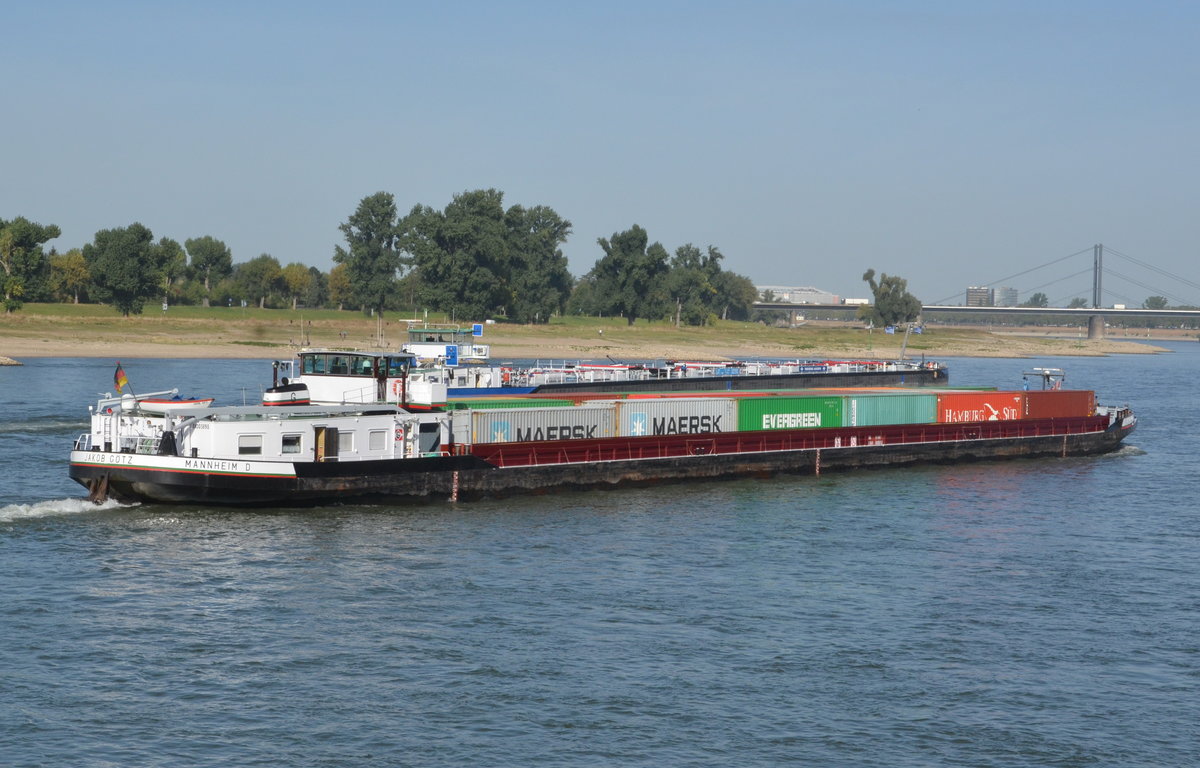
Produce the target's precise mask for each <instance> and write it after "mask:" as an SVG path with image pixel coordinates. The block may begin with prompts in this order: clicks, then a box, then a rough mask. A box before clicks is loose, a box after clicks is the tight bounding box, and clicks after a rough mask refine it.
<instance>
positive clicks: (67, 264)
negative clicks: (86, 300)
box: [50, 248, 92, 304]
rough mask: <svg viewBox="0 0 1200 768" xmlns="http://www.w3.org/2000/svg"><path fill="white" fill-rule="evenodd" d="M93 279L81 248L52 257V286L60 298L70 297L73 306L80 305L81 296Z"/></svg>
mask: <svg viewBox="0 0 1200 768" xmlns="http://www.w3.org/2000/svg"><path fill="white" fill-rule="evenodd" d="M91 279H92V277H91V274H89V273H88V266H87V261H85V260H84V258H83V251H82V250H80V249H79V248H72V249H71V250H69V251H67V252H66V253H62V254H54V255H53V256H51V257H50V286H51V290H53V291H54V292H55V293H56V294H57V295H58V296H59V297H61V298H68V297H69V298H70V299H71V302H72V303H73V304H78V303H79V294H80V293H81V292H82V291H83V290H84V289H85V288H87V286H88V283H89V282H90V281H91Z"/></svg>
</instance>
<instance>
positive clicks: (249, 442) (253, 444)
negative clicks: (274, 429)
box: [238, 435, 263, 456]
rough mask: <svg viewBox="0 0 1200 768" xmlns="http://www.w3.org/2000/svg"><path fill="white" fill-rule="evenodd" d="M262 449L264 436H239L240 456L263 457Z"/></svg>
mask: <svg viewBox="0 0 1200 768" xmlns="http://www.w3.org/2000/svg"><path fill="white" fill-rule="evenodd" d="M262 447H263V436H262V435H238V454H240V455H242V456H261V455H262Z"/></svg>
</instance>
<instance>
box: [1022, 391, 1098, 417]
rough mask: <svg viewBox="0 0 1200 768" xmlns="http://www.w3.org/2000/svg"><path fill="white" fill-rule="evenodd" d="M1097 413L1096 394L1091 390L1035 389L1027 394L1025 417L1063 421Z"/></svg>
mask: <svg viewBox="0 0 1200 768" xmlns="http://www.w3.org/2000/svg"><path fill="white" fill-rule="evenodd" d="M1095 413H1096V393H1095V392H1092V391H1091V390H1089V389H1034V390H1030V391H1029V392H1026V393H1025V417H1026V418H1029V419H1062V418H1070V417H1073V416H1092V415H1094V414H1095Z"/></svg>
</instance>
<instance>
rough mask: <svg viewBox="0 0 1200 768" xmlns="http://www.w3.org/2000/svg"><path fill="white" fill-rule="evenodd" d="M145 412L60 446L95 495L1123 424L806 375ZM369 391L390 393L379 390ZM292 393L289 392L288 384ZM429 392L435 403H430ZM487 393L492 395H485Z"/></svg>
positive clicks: (1021, 440)
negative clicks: (751, 386) (495, 399)
mask: <svg viewBox="0 0 1200 768" xmlns="http://www.w3.org/2000/svg"><path fill="white" fill-rule="evenodd" d="M292 386H294V385H293V384H292V383H291V382H284V383H277V384H276V386H274V387H272V389H271V390H268V392H267V395H266V397H265V398H264V404H263V405H257V406H222V407H186V406H181V407H178V408H173V409H169V410H167V411H165V412H164V411H163V410H161V409H157V410H147V409H145V408H143V407H141V406H140V404H139V402H138V399H137V398H135V397H133V396H130V395H126V396H124V397H111V396H106V397H105V398H101V399H100V400H99V401H98V402H97V403H96V405H95V406H93V407H92V408H91V409H90V410H91V425H90V429H89V431H88V432H86V433H84V434H82V435H80V436H79V437H78V438H77V439H76V441H75V444H74V447H73V450H72V451H71V454H70V469H69V473H70V476H71V478H72V479H74V480H76V481H77V482H79V483H80V484H82V485H83V486H85V487H86V488H87V489H88V491H89V494H90V496H91V497H92V498H93V499H103V498H107V497H113V498H116V499H118V500H122V501H143V502H179V503H199V504H228V505H307V504H323V503H336V502H341V501H346V500H350V499H366V500H372V499H378V500H399V499H435V500H437V499H440V500H460V499H463V500H465V499H470V498H476V497H480V496H489V495H504V494H511V493H530V492H545V491H547V490H551V489H556V488H597V487H611V486H618V485H627V484H640V483H654V482H671V481H683V480H696V479H717V478H732V477H745V476H754V477H765V476H769V475H772V474H775V473H802V474H803V473H810V474H820V473H822V472H828V471H834V470H848V469H855V468H866V467H883V466H894V465H901V464H912V463H919V462H939V463H945V462H959V461H971V460H984V459H1005V458H1018V457H1022V458H1038V457H1045V458H1049V457H1064V456H1085V455H1094V454H1101V453H1105V452H1108V451H1112V450H1114V449H1115V448H1117V447H1118V446H1119V445H1120V444H1121V442H1122V440H1124V439H1125V438H1126V437H1127V436H1128V435H1129V434H1130V433H1131V432H1132V431H1133V429H1134V428H1135V425H1136V418H1135V416H1134V414H1133V413H1132V411H1130V410H1129V409H1128V408H1127V407H1119V408H1118V407H1111V406H1102V405H1097V404H1096V401H1095V396H1094V394H1093V393H1092V392H1091V391H1087V390H1045V391H1029V392H1026V391H1015V392H1010V391H996V390H983V391H980V390H949V389H946V390H936V391H934V390H929V391H925V390H917V391H914V390H906V389H896V390H884V389H881V390H875V391H861V390H816V391H803V392H796V391H792V392H744V393H737V394H729V395H724V396H708V397H706V396H672V395H670V394H669V393H668V394H662V395H658V396H646V395H642V396H637V397H635V396H630V397H628V398H626V399H608V400H605V399H587V398H578V399H573V400H567V399H564V400H562V401H557V402H551V403H547V402H545V401H544V400H542V401H539V399H538V398H529V400H530V401H532V402H531V403H529V402H524V401H522V402H521V403H520V406H521V407H513V404H512V403H502V404H501V405H503V406H505V407H488V406H487V405H484V404H482V403H479V404H474V405H472V404H471V403H466V402H462V403H455V404H453V407H445V400H446V398H445V390H444V388H442V389H438V388H430V387H428V386H424V385H423V386H412V387H409V386H408V385H407V384H406V385H405V386H402V387H398V388H397V391H398V392H400V393H402V399H401V401H400V402H386V397H385V398H380V399H379V400H373V401H371V402H363V403H359V404H347V403H329V402H324V403H322V402H320V398H317V397H316V396H315V395H314V396H313V397H312V398H311V400H310V402H311V403H312V404H308V405H303V404H292V401H290V400H286V399H280V398H286V397H288V396H290V395H295V394H296V392H297V390H295V389H293V390H291V391H290V392H289V391H287V388H288V387H292ZM385 390H386V391H385V392H384V394H385V395H386V394H388V393H390V392H391V388H390V387H385ZM302 394H304V393H302ZM439 400H440V401H441V402H440V404H439V402H438V401H439ZM492 405H494V404H492Z"/></svg>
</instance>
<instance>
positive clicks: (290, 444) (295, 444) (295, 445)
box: [283, 435, 301, 453]
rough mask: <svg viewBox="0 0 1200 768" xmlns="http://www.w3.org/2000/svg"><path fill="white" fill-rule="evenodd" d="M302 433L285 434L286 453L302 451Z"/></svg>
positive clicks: (284, 449) (284, 447) (284, 448)
mask: <svg viewBox="0 0 1200 768" xmlns="http://www.w3.org/2000/svg"><path fill="white" fill-rule="evenodd" d="M300 441H301V436H300V435H284V436H283V452H284V453H300V445H301V442H300Z"/></svg>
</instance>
